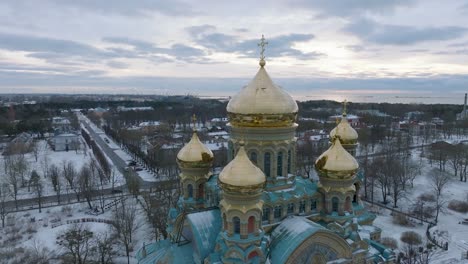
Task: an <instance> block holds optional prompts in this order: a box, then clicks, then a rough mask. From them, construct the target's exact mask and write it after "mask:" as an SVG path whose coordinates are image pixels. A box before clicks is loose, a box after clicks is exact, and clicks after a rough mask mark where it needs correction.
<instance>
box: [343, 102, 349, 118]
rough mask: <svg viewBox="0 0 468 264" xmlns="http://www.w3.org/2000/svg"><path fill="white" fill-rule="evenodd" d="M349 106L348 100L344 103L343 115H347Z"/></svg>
mask: <svg viewBox="0 0 468 264" xmlns="http://www.w3.org/2000/svg"><path fill="white" fill-rule="evenodd" d="M347 105H348V101H346V99H345V100H344V101H343V115H346V106H347Z"/></svg>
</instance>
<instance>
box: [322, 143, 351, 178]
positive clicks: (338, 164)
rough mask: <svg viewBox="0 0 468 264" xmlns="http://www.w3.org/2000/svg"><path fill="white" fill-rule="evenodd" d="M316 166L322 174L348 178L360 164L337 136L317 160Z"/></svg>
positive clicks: (330, 176)
mask: <svg viewBox="0 0 468 264" xmlns="http://www.w3.org/2000/svg"><path fill="white" fill-rule="evenodd" d="M315 168H316V170H317V172H318V173H319V175H320V176H324V177H328V178H336V179H347V178H352V177H353V176H354V175H355V174H356V172H357V170H358V169H359V164H358V162H357V161H356V159H355V158H354V157H353V156H352V155H351V154H349V153H348V152H347V151H346V150H345V149H344V148H343V146H342V145H341V142H340V140H339V138H338V137H335V138H334V139H333V142H332V145H331V147H330V148H329V149H328V150H327V151H325V152H324V153H323V154H322V155H320V157H318V159H317V160H316V161H315Z"/></svg>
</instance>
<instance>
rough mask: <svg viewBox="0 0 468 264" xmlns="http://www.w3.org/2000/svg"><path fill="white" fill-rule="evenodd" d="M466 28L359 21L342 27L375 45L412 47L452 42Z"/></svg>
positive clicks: (462, 33)
mask: <svg viewBox="0 0 468 264" xmlns="http://www.w3.org/2000/svg"><path fill="white" fill-rule="evenodd" d="M467 30H468V29H467V28H464V27H456V26H445V27H425V28H418V27H412V26H401V25H390V24H381V23H378V22H376V21H373V20H369V19H360V20H357V21H355V22H352V23H350V24H348V25H347V26H345V27H344V31H345V32H348V33H351V34H353V35H355V36H357V37H359V38H360V39H362V40H365V41H367V42H371V43H377V44H388V45H412V44H416V43H420V42H425V41H444V40H452V39H456V38H459V37H461V36H463V35H464V34H465V33H466V32H467Z"/></svg>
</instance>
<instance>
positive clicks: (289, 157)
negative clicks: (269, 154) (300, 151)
mask: <svg viewBox="0 0 468 264" xmlns="http://www.w3.org/2000/svg"><path fill="white" fill-rule="evenodd" d="M288 173H291V150H288Z"/></svg>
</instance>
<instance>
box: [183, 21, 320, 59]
mask: <svg viewBox="0 0 468 264" xmlns="http://www.w3.org/2000/svg"><path fill="white" fill-rule="evenodd" d="M215 29H216V28H215V27H214V26H211V25H203V26H199V27H189V28H186V30H187V31H188V32H189V34H190V35H191V36H192V38H193V39H194V41H195V42H196V43H197V44H198V45H200V46H202V47H205V48H207V49H210V50H213V51H215V52H226V53H235V54H237V55H238V56H240V57H249V58H254V57H258V56H259V55H258V54H259V52H258V50H259V49H258V45H257V43H258V42H259V39H240V38H239V37H238V36H234V35H228V34H224V33H218V32H215ZM314 37H315V36H314V35H313V34H297V33H292V34H285V35H279V36H275V37H271V38H269V39H268V46H267V49H266V51H265V55H266V56H268V57H271V58H275V57H293V58H296V59H299V60H310V59H316V58H317V57H320V56H323V55H324V54H322V53H319V52H303V51H301V50H299V49H296V48H294V47H293V46H294V44H295V43H297V42H307V41H310V40H312V39H314Z"/></svg>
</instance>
